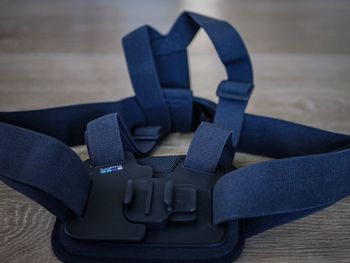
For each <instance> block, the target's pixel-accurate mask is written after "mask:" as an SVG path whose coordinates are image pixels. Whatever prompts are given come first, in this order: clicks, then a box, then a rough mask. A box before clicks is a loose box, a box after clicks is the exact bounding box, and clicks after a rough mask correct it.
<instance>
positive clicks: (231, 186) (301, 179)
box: [213, 150, 350, 231]
mask: <svg viewBox="0 0 350 263" xmlns="http://www.w3.org/2000/svg"><path fill="white" fill-rule="evenodd" d="M349 160H350V150H342V151H336V152H331V153H324V154H319V155H309V156H303V157H294V158H287V159H281V160H274V161H269V162H264V163H261V164H255V165H251V166H248V167H246V168H241V169H238V170H236V171H233V172H231V173H228V174H226V175H225V176H224V177H222V178H221V179H220V180H219V182H218V183H217V184H216V186H215V188H214V191H213V199H214V200H213V204H214V207H213V211H214V223H215V224H218V223H221V222H224V221H229V220H237V219H244V218H250V219H251V222H253V221H252V218H255V220H256V221H258V222H259V224H257V223H255V225H254V227H255V228H256V227H260V225H261V224H266V223H268V221H270V223H271V221H272V220H273V218H272V217H271V215H280V214H287V215H286V216H288V217H290V216H293V213H292V212H297V213H299V212H301V211H307V210H314V209H318V208H323V207H326V206H329V205H330V204H333V203H335V202H337V201H338V200H340V199H342V198H344V197H346V196H347V195H350V162H349ZM265 216H270V217H269V218H268V221H266V219H265V220H264V217H265ZM293 219H294V218H293ZM248 228H249V225H248ZM248 230H249V231H252V230H251V229H248Z"/></svg>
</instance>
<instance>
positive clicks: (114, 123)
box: [86, 114, 124, 166]
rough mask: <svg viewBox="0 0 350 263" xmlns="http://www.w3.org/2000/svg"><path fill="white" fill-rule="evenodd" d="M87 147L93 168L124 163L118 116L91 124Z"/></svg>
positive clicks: (87, 131)
mask: <svg viewBox="0 0 350 263" xmlns="http://www.w3.org/2000/svg"><path fill="white" fill-rule="evenodd" d="M86 145H87V147H88V151H89V156H90V160H91V164H92V165H93V166H100V165H105V164H110V163H118V162H121V161H123V160H124V150H123V145H122V139H121V135H120V131H119V123H118V119H117V115H116V114H109V115H105V116H103V117H100V118H98V119H96V120H93V121H92V122H89V123H88V125H87V130H86Z"/></svg>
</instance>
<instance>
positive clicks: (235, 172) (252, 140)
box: [0, 12, 350, 263]
mask: <svg viewBox="0 0 350 263" xmlns="http://www.w3.org/2000/svg"><path fill="white" fill-rule="evenodd" d="M200 28H203V29H204V30H205V32H206V33H207V34H208V36H209V38H210V40H211V41H212V42H213V43H214V47H215V49H216V51H217V53H218V55H219V57H220V60H221V61H222V63H223V64H224V66H225V68H226V72H227V80H224V81H222V82H221V83H220V85H219V87H218V89H217V95H218V97H219V103H218V104H215V103H213V102H210V101H208V100H205V99H202V98H198V97H194V96H193V95H192V92H191V90H190V82H189V71H188V61H187V49H186V48H187V46H188V45H189V44H190V42H191V41H192V39H193V38H194V36H195V34H196V32H197V31H198V30H199V29H200ZM123 46H124V51H125V56H126V60H127V64H128V68H129V74H130V77H131V80H132V84H133V88H134V90H135V96H134V97H130V98H126V99H123V100H121V101H117V102H107V103H96V104H87V105H76V106H68V107H61V108H54V109H45V110H36V111H28V112H0V179H1V180H2V181H3V182H4V183H6V184H7V185H9V186H11V187H12V188H14V189H15V190H17V191H19V192H21V193H23V194H25V195H27V196H28V197H30V198H32V199H33V200H35V201H37V202H38V203H39V204H41V205H42V206H44V207H45V208H47V209H48V210H49V211H50V212H51V213H53V214H54V215H55V216H56V217H57V220H56V223H55V226H54V229H53V232H52V238H51V240H52V248H53V250H54V252H55V254H56V256H57V257H58V258H59V259H60V260H62V261H64V262H123V263H124V262H131V263H140V262H149V263H151V262H152V263H153V262H158V263H163V262H164V263H168V262H170V263H177V262H181V263H196V262H198V263H209V262H215V263H221V262H222V263H229V262H232V261H233V260H234V259H236V258H237V257H238V256H239V255H240V253H241V251H242V249H243V246H244V240H245V239H246V238H249V237H251V236H254V235H256V234H258V233H261V232H263V231H265V230H267V229H270V228H273V227H276V226H278V225H280V224H283V223H287V222H290V221H293V220H296V219H299V218H301V217H304V216H306V215H309V214H311V213H314V212H317V211H320V210H321V209H323V208H325V207H328V206H330V205H332V204H334V203H335V202H337V201H338V200H340V199H342V198H344V197H346V196H348V195H350V176H349V174H350V149H349V145H350V136H348V135H343V134H337V133H333V132H327V131H323V130H320V129H315V128H311V127H307V126H303V125H299V124H295V123H291V122H286V121H282V120H276V119H272V118H268V117H260V116H255V115H251V114H246V113H245V109H246V106H247V103H248V100H249V98H250V96H251V94H252V91H253V89H254V84H253V70H252V65H251V61H250V58H249V55H248V51H247V49H246V47H245V45H244V43H243V41H242V39H241V37H240V36H239V34H238V33H237V31H236V30H235V29H234V28H233V27H232V26H230V25H229V24H228V23H226V22H224V21H221V20H216V19H212V18H209V17H205V16H202V15H198V14H194V13H190V12H184V13H183V14H181V15H180V16H179V18H178V19H177V21H176V22H175V24H174V25H173V27H172V29H171V30H170V31H169V33H168V34H167V35H161V34H160V33H159V32H157V31H156V30H155V29H153V28H151V27H149V26H143V27H141V28H139V29H137V30H135V31H133V32H131V33H130V34H128V35H127V36H126V37H125V38H124V39H123ZM43 120H45V124H44V125H43ZM192 131H195V134H194V136H193V139H192V142H191V145H190V147H189V149H188V152H187V155H185V156H182V155H181V156H158V157H149V156H148V154H149V153H150V152H151V151H152V150H153V149H154V147H156V145H157V144H158V143H159V142H160V141H161V139H162V137H163V136H165V135H167V134H168V133H170V132H192ZM286 134H287V135H288V136H286ZM84 142H85V144H86V145H87V148H88V152H89V157H90V158H89V159H88V160H86V161H85V162H82V161H81V160H80V158H79V157H78V156H77V155H76V153H75V152H73V151H72V150H71V149H70V148H69V147H68V146H75V145H81V144H84ZM236 151H241V152H245V153H248V154H256V155H261V156H267V157H270V158H276V159H277V160H272V161H268V162H263V163H259V164H254V165H249V166H247V167H243V168H238V169H236V168H235V167H234V166H233V165H232V162H233V159H234V155H235V152H236ZM291 197H293V198H291Z"/></svg>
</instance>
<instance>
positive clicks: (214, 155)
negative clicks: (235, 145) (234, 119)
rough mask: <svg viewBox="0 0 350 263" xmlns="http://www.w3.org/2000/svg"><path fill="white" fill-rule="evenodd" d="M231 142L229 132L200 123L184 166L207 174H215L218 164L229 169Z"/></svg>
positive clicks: (231, 155)
mask: <svg viewBox="0 0 350 263" xmlns="http://www.w3.org/2000/svg"><path fill="white" fill-rule="evenodd" d="M231 140H232V132H231V131H229V130H223V129H221V128H219V127H217V126H216V125H214V124H211V123H207V122H202V123H201V124H200V126H199V127H198V129H197V131H196V133H195V134H194V136H193V139H192V142H191V145H190V147H189V150H188V152H187V155H186V159H185V162H184V165H185V166H186V167H188V168H191V169H195V170H201V171H205V172H209V173H213V172H215V171H216V169H217V166H218V165H219V164H220V165H222V166H224V167H231V166H232V160H233V151H232V148H231V147H229V146H230V145H231Z"/></svg>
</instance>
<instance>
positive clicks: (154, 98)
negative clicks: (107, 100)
mask: <svg viewBox="0 0 350 263" xmlns="http://www.w3.org/2000/svg"><path fill="white" fill-rule="evenodd" d="M152 33H153V35H156V32H155V31H154V30H153V29H152V28H150V27H148V26H144V27H141V28H139V29H138V30H136V31H134V32H132V33H130V34H128V35H127V36H126V37H124V39H123V44H124V53H125V57H126V59H127V62H128V69H129V75H130V78H131V82H132V85H133V87H134V90H135V94H136V98H137V100H138V102H139V103H140V106H141V108H142V110H143V112H144V114H145V116H146V119H147V123H148V124H149V125H161V126H162V127H163V128H164V129H165V130H166V131H170V129H171V127H170V120H171V119H170V113H169V110H168V106H167V104H166V102H165V99H164V97H163V94H162V92H161V90H160V83H159V79H158V75H157V70H156V65H155V61H154V59H153V54H152V52H151V50H152V47H151V40H150V36H149V35H150V34H152Z"/></svg>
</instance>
